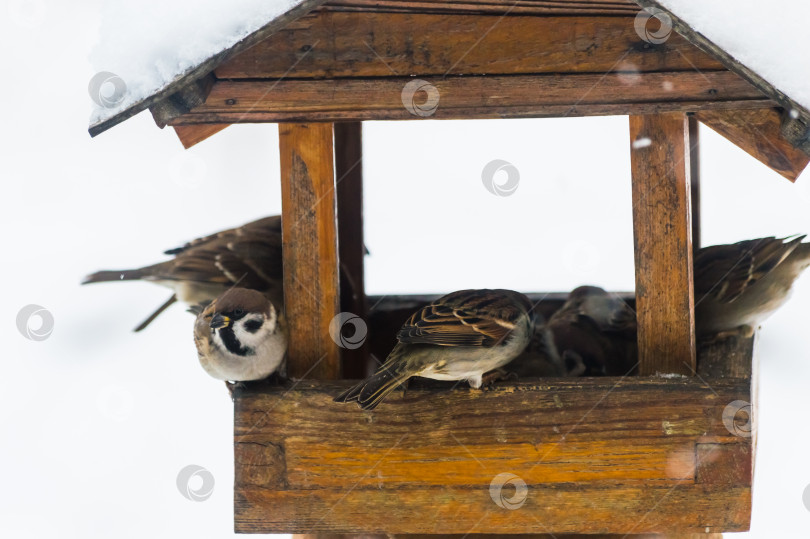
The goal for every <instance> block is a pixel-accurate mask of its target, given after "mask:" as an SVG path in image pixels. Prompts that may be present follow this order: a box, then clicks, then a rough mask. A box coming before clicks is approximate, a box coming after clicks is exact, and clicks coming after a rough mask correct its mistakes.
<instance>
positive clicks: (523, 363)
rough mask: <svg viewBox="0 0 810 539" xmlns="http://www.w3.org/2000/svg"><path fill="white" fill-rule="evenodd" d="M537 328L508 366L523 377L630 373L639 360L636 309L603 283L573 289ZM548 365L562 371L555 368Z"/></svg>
mask: <svg viewBox="0 0 810 539" xmlns="http://www.w3.org/2000/svg"><path fill="white" fill-rule="evenodd" d="M539 328H540V326H538V332H537V334H536V335H535V338H534V339H533V340H532V343H531V344H530V345H529V348H528V349H527V351H526V352H524V353H523V354H522V355H521V356H520V357H518V358H517V359H516V360H515V361H514V362H512V364H511V365H510V366H509V369H510V370H511V371H513V372H515V373H516V374H517V375H518V376H519V377H524V376H530V377H535V376H604V375H608V376H615V375H626V374H630V373H631V372H632V371H633V369H634V368H635V366H636V363H637V359H638V352H637V350H638V348H637V344H636V339H637V329H636V315H635V312H634V311H633V309H631V308H630V306H629V305H627V303H625V302H624V300H622V299H621V298H619V297H617V296H616V295H614V294H610V293H609V292H606V291H605V290H603V289H602V288H599V287H596V286H580V287H578V288H576V289H574V290H573V291H571V293H570V294H569V295H568V298H567V299H566V301H565V303H564V304H563V305H562V307H560V308H559V309H558V310H557V311H556V312H554V314H552V315H551V318H550V319H549V321H548V323H547V324H545V327H543V328H542V333H540V329H539ZM535 343H537V345H536V346H535ZM555 356H556V357H555ZM548 365H556V366H558V372H559V371H560V370H561V371H562V372H561V373H558V374H555V373H554V371H553V370H550V369H549V368H548Z"/></svg>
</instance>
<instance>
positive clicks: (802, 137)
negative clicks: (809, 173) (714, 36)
mask: <svg viewBox="0 0 810 539" xmlns="http://www.w3.org/2000/svg"><path fill="white" fill-rule="evenodd" d="M634 1H635V2H636V3H637V4H638V5H640V6H642V7H645V8H656V9H659V10H662V11H664V12H665V13H667V14H668V15H669V16H670V19H671V21H672V27H673V28H674V29H675V31H676V32H677V33H678V34H680V35H682V36H684V37H685V38H686V39H687V40H689V42H690V43H693V44H694V45H695V46H697V47H699V48H700V49H702V50H704V51H706V52H707V53H708V54H710V55H711V56H713V57H715V58H717V59H718V60H720V61H721V62H722V63H723V65H725V66H726V67H727V68H728V69H730V70H731V71H733V72H735V73H737V74H739V75H740V76H741V77H742V78H744V79H745V80H747V81H749V82H750V83H751V84H752V85H754V86H755V87H756V88H758V89H759V90H760V91H761V92H762V93H763V94H764V95H766V96H768V97H769V98H771V99H772V100H773V101H775V102H776V103H777V104H778V105H779V106H781V107H782V108H784V109H785V110H787V111H792V112H793V114H794V115H795V118H791V119H792V121H793V123H794V129H791V130H789V131H787V132H786V133H785V134H786V135H787V136H788V137H789V140H790V142H791V143H792V144H793V145H794V146H796V147H800V148H801V149H802V150H803V151H805V152H806V153H808V155H810V110H808V109H807V108H806V107H804V106H802V105H801V104H799V103H798V102H797V101H796V100H794V99H792V98H791V97H790V96H788V95H787V94H785V93H784V92H782V91H781V90H779V89H778V88H776V87H775V86H774V85H773V84H771V83H770V82H768V81H767V80H766V79H765V78H764V77H762V76H760V75H759V74H757V73H756V72H755V71H753V70H752V69H750V68H749V67H748V66H746V65H745V64H742V63H741V62H739V61H737V59H736V58H734V57H733V56H732V55H731V54H730V53H728V52H727V51H725V50H724V49H723V48H722V47H719V46H718V45H716V44H715V43H714V42H712V41H711V40H710V39H708V38H707V37H706V36H704V35H703V34H701V33H700V32H698V31H696V30H694V29H693V28H692V27H691V26H689V25H688V24H687V23H686V22H685V21H684V20H682V19H681V18H680V17H678V16H677V15H675V14H673V13H672V12H671V11H669V10H668V9H667V8H666V7H664V6H663V5H662V4H661V2H660V1H658V0H634Z"/></svg>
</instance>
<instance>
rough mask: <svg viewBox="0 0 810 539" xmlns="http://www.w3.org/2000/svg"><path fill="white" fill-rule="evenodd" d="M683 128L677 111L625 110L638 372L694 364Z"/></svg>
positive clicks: (686, 370) (684, 369)
mask: <svg viewBox="0 0 810 539" xmlns="http://www.w3.org/2000/svg"><path fill="white" fill-rule="evenodd" d="M688 135H689V127H688V121H687V118H686V116H685V115H683V114H681V113H664V114H651V115H646V116H631V117H630V141H631V147H632V150H631V168H632V175H633V230H634V234H633V236H634V240H635V255H636V310H637V313H638V353H639V363H640V364H639V374H640V375H642V376H643V375H652V374H656V373H680V374H686V375H692V374H693V373H694V369H695V314H694V290H693V271H692V270H693V268H692V229H691V209H690V201H689V197H690V188H689V172H690V157H689V144H688V140H689V136H688Z"/></svg>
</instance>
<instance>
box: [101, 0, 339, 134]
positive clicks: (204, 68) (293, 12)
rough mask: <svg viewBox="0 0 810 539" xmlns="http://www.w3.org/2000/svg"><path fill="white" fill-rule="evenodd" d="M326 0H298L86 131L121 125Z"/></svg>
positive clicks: (102, 130) (102, 129) (104, 129)
mask: <svg viewBox="0 0 810 539" xmlns="http://www.w3.org/2000/svg"><path fill="white" fill-rule="evenodd" d="M324 2H325V0H300V1H299V2H298V3H296V4H295V5H293V6H291V7H290V9H289V10H287V11H286V12H285V13H282V14H281V15H279V16H278V17H276V18H275V19H273V20H272V21H270V22H269V23H267V24H266V25H264V26H263V27H262V28H260V29H259V30H256V31H255V32H253V33H252V34H249V35H247V36H245V37H244V38H242V39H240V40H239V41H237V42H236V43H235V44H234V45H232V46H231V47H228V48H227V49H224V50H222V51H220V52H218V53H216V54H213V55H212V56H210V57H209V58H208V59H207V60H205V61H203V62H201V63H199V64H197V65H196V66H192V67H189V68H188V70H186V71H185V72H184V73H182V74H180V75H178V76H177V77H176V78H175V79H174V80H173V81H171V82H170V83H168V84H167V85H166V86H164V87H163V88H162V89H161V90H159V91H157V92H155V93H154V94H151V95H149V96H147V97H145V98H143V99H141V100H140V101H137V102H135V103H133V104H132V105H130V106H129V107H127V108H126V109H124V110H123V111H121V112H119V113H118V114H116V115H115V116H112V117H111V118H107V119H106V120H102V121H99V122H96V123H94V124H92V125H91V126H90V127H89V128H88V132H89V133H90V136H91V137H95V136H96V135H98V134H100V133H103V132H104V131H106V130H107V129H109V128H111V127H113V126H115V125H118V124H120V123H121V122H123V121H125V120H128V119H129V118H132V117H133V116H135V115H136V114H138V113H139V112H141V111H143V110H146V109H148V108H152V107H153V106H154V105H155V104H157V103H159V102H161V101H164V100H165V99H166V98H168V97H169V96H172V95H174V94H176V93H177V92H178V91H180V90H181V89H183V88H185V87H186V86H187V85H188V84H189V81H195V80H198V79H201V78H203V77H205V76H206V75H208V74H209V73H211V72H212V71H213V70H214V68H216V67H217V66H218V65H219V64H221V63H222V62H223V61H225V60H227V59H228V58H230V57H231V56H234V55H236V54H239V53H240V52H242V51H243V50H245V49H248V48H250V47H252V46H253V45H255V44H256V43H259V42H260V41H262V40H263V39H265V38H267V37H268V36H271V35H273V34H274V33H275V32H277V31H278V30H280V29H282V28H284V27H285V26H287V25H288V24H289V23H291V22H292V21H295V20H296V19H298V18H299V17H302V16H304V15H306V14H307V13H309V12H310V11H312V10H313V9H315V8H316V7H318V6H320V5H321V4H323V3H324Z"/></svg>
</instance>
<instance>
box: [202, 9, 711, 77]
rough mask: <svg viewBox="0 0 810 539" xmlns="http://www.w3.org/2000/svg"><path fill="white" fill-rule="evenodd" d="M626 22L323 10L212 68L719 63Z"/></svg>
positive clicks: (284, 73)
mask: <svg viewBox="0 0 810 539" xmlns="http://www.w3.org/2000/svg"><path fill="white" fill-rule="evenodd" d="M636 11H638V8H636ZM634 20H635V13H633V15H632V16H629V17H525V16H519V17H515V16H508V17H498V16H483V15H448V14H436V15H429V14H402V13H365V12H363V13H330V12H325V13H319V14H317V15H314V16H311V17H305V18H303V19H301V20H299V21H298V22H297V23H296V24H294V25H291V26H288V27H287V28H285V29H284V30H281V31H279V32H278V33H276V34H275V35H273V36H271V37H270V38H268V39H266V40H264V41H262V42H261V43H259V44H257V45H256V46H255V47H251V48H250V49H248V50H246V51H244V52H242V53H241V54H239V55H237V56H235V57H233V58H231V59H230V60H228V61H227V62H225V63H223V64H221V65H220V66H219V67H217V69H216V71H215V73H216V76H217V77H218V78H220V79H234V78H251V79H257V78H262V79H264V78H267V79H279V78H296V79H299V78H341V77H368V78H370V77H390V76H392V75H393V76H408V75H411V74H418V76H419V77H426V76H445V75H448V74H455V75H492V74H495V75H514V74H529V73H560V74H562V73H609V72H611V71H627V72H628V73H630V74H629V75H628V76H633V74H634V73H635V72H649V71H690V72H695V71H718V70H724V67H723V64H721V63H720V62H718V61H717V60H715V59H714V58H712V57H711V56H709V55H707V54H705V53H704V52H703V51H701V50H699V49H698V48H697V47H694V46H693V45H691V44H690V43H689V42H688V41H686V40H685V39H684V38H682V37H680V36H678V35H675V34H673V35H671V36H670V38H669V39H668V40H667V41H666V42H665V43H662V44H660V45H651V44H649V43H646V42H644V41H642V40H641V39H640V38H639V37H638V34H637V33H636V31H635V29H634V26H633V23H634ZM380 28H385V31H384V32H380ZM482 37H483V39H482Z"/></svg>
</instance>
